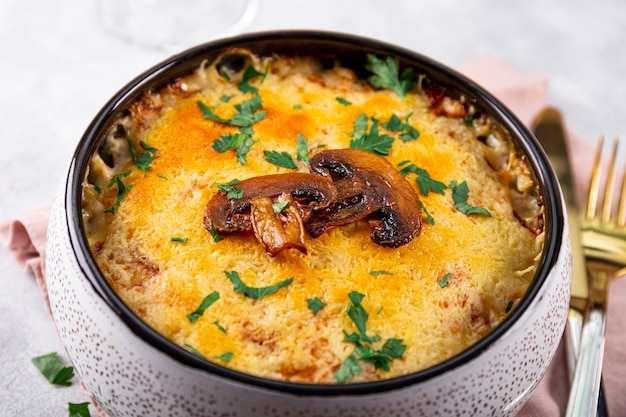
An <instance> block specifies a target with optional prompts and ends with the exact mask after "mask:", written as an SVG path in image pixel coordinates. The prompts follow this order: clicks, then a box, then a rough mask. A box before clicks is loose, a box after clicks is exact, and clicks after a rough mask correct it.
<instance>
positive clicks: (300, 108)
mask: <svg viewBox="0 0 626 417" xmlns="http://www.w3.org/2000/svg"><path fill="white" fill-rule="evenodd" d="M293 109H294V110H302V104H294V105H293Z"/></svg>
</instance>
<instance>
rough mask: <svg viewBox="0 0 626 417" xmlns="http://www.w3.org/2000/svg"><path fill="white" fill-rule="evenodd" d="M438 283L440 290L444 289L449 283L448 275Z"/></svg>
mask: <svg viewBox="0 0 626 417" xmlns="http://www.w3.org/2000/svg"><path fill="white" fill-rule="evenodd" d="M438 282H439V286H440V287H441V288H446V287H447V286H448V284H449V283H450V273H447V274H445V275H444V276H443V278H441V279H440V280H439V281H438Z"/></svg>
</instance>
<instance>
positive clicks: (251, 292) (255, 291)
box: [224, 271, 293, 299]
mask: <svg viewBox="0 0 626 417" xmlns="http://www.w3.org/2000/svg"><path fill="white" fill-rule="evenodd" d="M224 273H225V274H226V276H227V277H228V279H229V280H230V282H232V283H233V286H234V290H235V292H237V293H243V294H244V295H245V296H247V297H250V298H254V299H258V298H262V297H265V296H266V295H270V294H273V293H275V292H276V291H278V290H280V289H281V288H284V287H286V286H288V285H289V284H291V283H292V282H293V278H287V279H286V280H284V281H280V282H279V283H277V284H274V285H270V286H267V287H260V288H254V287H248V286H247V285H246V284H244V283H243V281H242V280H241V278H239V273H237V271H230V272H228V271H224Z"/></svg>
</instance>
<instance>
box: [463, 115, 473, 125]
mask: <svg viewBox="0 0 626 417" xmlns="http://www.w3.org/2000/svg"><path fill="white" fill-rule="evenodd" d="M463 121H464V122H465V124H467V125H468V126H472V127H473V126H474V116H472V115H471V114H468V115H467V116H465V117H464V118H463Z"/></svg>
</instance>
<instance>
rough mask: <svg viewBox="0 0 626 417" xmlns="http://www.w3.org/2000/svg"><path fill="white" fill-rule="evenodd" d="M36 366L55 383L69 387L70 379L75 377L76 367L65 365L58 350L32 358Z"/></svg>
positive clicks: (49, 380)
mask: <svg viewBox="0 0 626 417" xmlns="http://www.w3.org/2000/svg"><path fill="white" fill-rule="evenodd" d="M31 362H32V364H33V365H35V368H37V369H38V370H39V372H41V374H42V375H43V376H44V377H45V378H46V379H47V380H48V382H50V383H51V384H53V385H61V386H64V387H69V386H70V385H72V383H71V382H70V380H71V379H72V378H73V377H74V367H72V366H65V367H64V366H63V361H61V358H60V357H59V355H58V354H57V353H56V352H52V353H48V354H47V355H42V356H37V357H36V358H32V359H31Z"/></svg>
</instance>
